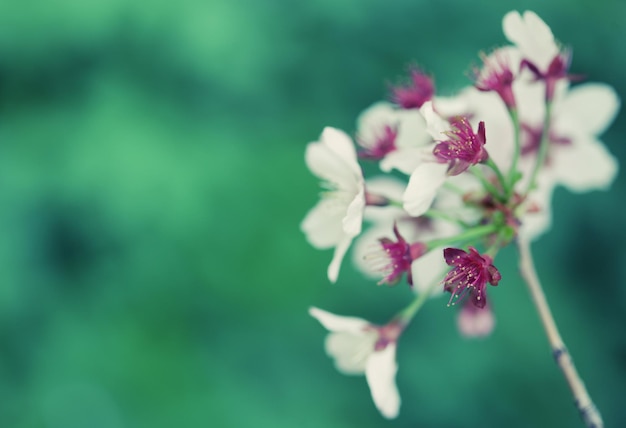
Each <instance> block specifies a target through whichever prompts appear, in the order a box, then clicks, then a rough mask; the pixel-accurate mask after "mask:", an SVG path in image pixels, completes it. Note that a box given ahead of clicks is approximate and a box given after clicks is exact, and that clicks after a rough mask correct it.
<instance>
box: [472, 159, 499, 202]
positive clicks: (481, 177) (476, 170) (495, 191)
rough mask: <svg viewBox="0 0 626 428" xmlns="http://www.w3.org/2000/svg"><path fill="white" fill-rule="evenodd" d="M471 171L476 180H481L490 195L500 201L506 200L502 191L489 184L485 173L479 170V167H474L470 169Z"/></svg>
mask: <svg viewBox="0 0 626 428" xmlns="http://www.w3.org/2000/svg"><path fill="white" fill-rule="evenodd" d="M470 171H471V172H472V174H474V176H475V177H476V178H478V179H479V180H480V182H481V183H482V184H483V187H484V188H485V189H487V191H488V192H489V193H491V194H492V195H493V196H494V197H495V198H496V199H498V200H500V201H504V199H505V198H504V197H503V195H502V193H501V192H500V190H498V188H496V186H494V185H493V184H491V183H490V182H489V180H487V178H486V177H485V175H484V174H483V172H482V171H481V170H480V168H478V167H477V166H472V167H471V168H470Z"/></svg>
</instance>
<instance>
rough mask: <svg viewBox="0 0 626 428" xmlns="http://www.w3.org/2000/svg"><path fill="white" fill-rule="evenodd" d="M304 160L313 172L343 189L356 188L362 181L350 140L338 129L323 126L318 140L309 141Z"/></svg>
mask: <svg viewBox="0 0 626 428" xmlns="http://www.w3.org/2000/svg"><path fill="white" fill-rule="evenodd" d="M305 161H306V164H307V167H308V168H309V169H310V170H311V172H312V173H313V174H315V175H316V176H318V177H320V178H322V179H323V180H326V181H329V182H331V183H334V184H336V185H338V187H340V188H342V189H344V190H352V189H357V188H358V185H359V183H360V182H362V173H361V169H360V167H359V164H358V162H357V159H356V151H355V149H354V146H353V144H352V140H350V137H348V135H347V134H345V133H344V132H342V131H339V130H338V129H334V128H325V129H324V132H323V133H322V137H321V140H320V141H317V142H313V143H309V144H308V145H307V147H306V152H305Z"/></svg>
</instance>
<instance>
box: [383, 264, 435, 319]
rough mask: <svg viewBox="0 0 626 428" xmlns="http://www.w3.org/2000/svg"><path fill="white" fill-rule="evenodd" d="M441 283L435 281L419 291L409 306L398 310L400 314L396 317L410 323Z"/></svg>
mask: <svg viewBox="0 0 626 428" xmlns="http://www.w3.org/2000/svg"><path fill="white" fill-rule="evenodd" d="M442 276H443V275H442ZM440 284H441V282H440V281H433V283H432V284H430V285H429V286H428V288H427V289H426V290H425V291H424V292H422V293H419V294H418V295H417V296H416V297H415V299H413V301H412V302H411V303H410V304H409V306H407V307H406V308H404V309H402V310H401V311H400V312H398V315H396V316H395V317H394V318H395V319H401V320H402V322H403V324H404V325H405V326H406V325H407V324H409V323H410V322H411V320H412V319H413V317H414V316H415V314H416V313H417V311H419V309H420V308H421V307H422V306H423V305H424V303H426V300H428V298H429V297H430V295H431V294H432V292H433V290H434V289H435V288H436V287H437V286H438V285H440Z"/></svg>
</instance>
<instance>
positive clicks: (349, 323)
mask: <svg viewBox="0 0 626 428" xmlns="http://www.w3.org/2000/svg"><path fill="white" fill-rule="evenodd" d="M309 315H311V316H312V317H313V318H315V319H317V320H318V321H319V322H320V324H322V325H323V326H324V327H325V328H326V329H327V330H328V331H332V332H345V333H351V334H364V331H365V329H366V328H367V327H368V326H369V325H370V323H369V322H367V321H366V320H364V319H363V318H357V317H345V316H342V315H335V314H333V313H330V312H328V311H325V310H323V309H320V308H316V307H314V306H311V307H310V308H309Z"/></svg>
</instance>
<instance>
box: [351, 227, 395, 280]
mask: <svg viewBox="0 0 626 428" xmlns="http://www.w3.org/2000/svg"><path fill="white" fill-rule="evenodd" d="M392 235H393V221H391V222H389V223H384V224H380V225H376V226H374V227H372V228H370V229H369V230H368V231H367V232H365V233H363V234H362V235H361V236H359V238H358V239H357V240H356V241H355V242H354V246H353V248H352V262H353V263H354V265H355V266H356V268H357V269H358V270H359V271H360V272H361V273H363V274H364V275H365V276H367V277H369V278H371V279H378V280H380V279H381V277H382V275H381V271H380V269H379V268H380V266H379V265H380V263H378V259H376V260H372V257H378V255H379V254H381V253H380V252H381V246H380V242H379V241H378V240H379V239H380V238H383V237H391V236H392ZM380 257H382V255H381V256H380Z"/></svg>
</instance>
